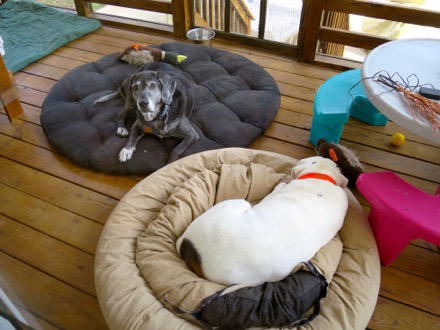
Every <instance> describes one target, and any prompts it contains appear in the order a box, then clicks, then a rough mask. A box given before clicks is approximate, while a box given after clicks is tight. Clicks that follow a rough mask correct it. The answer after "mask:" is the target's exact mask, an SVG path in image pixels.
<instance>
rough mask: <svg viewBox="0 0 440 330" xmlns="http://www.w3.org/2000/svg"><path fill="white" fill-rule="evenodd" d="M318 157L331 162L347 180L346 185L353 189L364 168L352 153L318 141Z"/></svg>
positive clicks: (343, 148)
mask: <svg viewBox="0 0 440 330" xmlns="http://www.w3.org/2000/svg"><path fill="white" fill-rule="evenodd" d="M318 155H319V156H321V157H325V158H330V159H331V160H333V161H334V162H335V163H336V164H337V165H338V166H339V168H340V169H341V172H342V174H343V175H344V176H345V177H346V178H347V179H348V185H349V186H352V187H355V185H356V180H357V178H358V176H359V175H360V174H361V173H363V172H364V166H363V165H362V164H361V162H360V161H359V158H358V157H357V156H356V154H355V153H354V151H352V150H350V149H348V148H347V147H345V146H343V145H341V144H336V143H332V142H327V141H325V140H324V139H320V140H319V141H318Z"/></svg>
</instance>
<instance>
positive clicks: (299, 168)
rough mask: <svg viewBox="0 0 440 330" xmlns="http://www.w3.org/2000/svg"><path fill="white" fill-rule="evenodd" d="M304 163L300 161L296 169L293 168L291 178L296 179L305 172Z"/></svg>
mask: <svg viewBox="0 0 440 330" xmlns="http://www.w3.org/2000/svg"><path fill="white" fill-rule="evenodd" d="M304 167H305V165H304V161H303V160H300V161H299V162H298V163H296V165H295V166H294V167H292V170H291V171H290V176H291V177H292V178H293V179H295V178H296V177H297V176H298V175H299V174H300V173H301V172H302V171H303V170H304Z"/></svg>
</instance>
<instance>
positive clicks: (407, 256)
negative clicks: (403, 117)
mask: <svg viewBox="0 0 440 330" xmlns="http://www.w3.org/2000/svg"><path fill="white" fill-rule="evenodd" d="M176 40H177V41H183V42H187V41H186V40H183V39H176ZM170 41H173V39H170V38H168V37H162V36H159V35H148V34H144V33H133V32H130V31H126V30H119V29H115V28H108V27H104V28H101V29H99V30H98V31H96V32H94V33H92V34H89V35H87V36H84V37H83V38H80V39H79V40H76V41H74V42H71V43H69V44H67V45H66V46H64V47H62V48H60V49H58V50H57V51H55V52H54V53H53V54H51V55H48V56H46V57H45V58H43V59H41V60H39V61H38V62H36V63H33V64H31V65H29V66H28V67H26V68H24V69H23V70H21V71H20V72H19V73H17V74H16V75H15V76H16V81H17V85H18V88H19V90H20V93H21V94H20V100H21V102H22V104H23V108H24V111H25V113H24V114H23V115H21V116H20V117H19V119H18V120H17V121H16V122H14V123H13V124H9V123H7V122H6V121H5V120H4V119H5V118H6V116H5V114H4V112H3V114H0V168H2V171H1V172H0V226H1V228H0V232H1V231H3V232H4V233H3V234H0V268H1V269H2V275H3V269H7V272H6V273H5V276H4V277H3V278H1V277H0V285H2V287H3V285H5V283H6V282H7V284H8V292H7V293H8V294H10V295H11V296H13V298H14V302H15V303H16V304H17V306H18V307H19V308H20V310H22V311H24V313H26V314H27V315H30V316H34V317H35V318H36V321H35V323H34V324H37V325H38V324H40V323H41V324H43V325H41V326H40V327H41V328H42V329H46V328H48V327H52V326H53V327H54V328H66V329H106V328H107V326H106V324H105V321H104V320H103V317H102V314H101V312H100V310H99V304H98V302H97V299H96V297H95V292H94V287H93V283H92V279H93V269H92V260H93V254H94V252H95V251H94V249H95V247H96V244H97V240H98V238H99V235H100V233H101V230H102V228H103V224H104V223H105V221H106V219H107V218H108V216H109V214H110V212H111V210H112V209H113V208H114V206H115V205H116V203H117V202H118V200H119V199H120V198H121V197H122V196H123V195H124V194H125V193H126V192H127V191H128V190H129V189H130V188H131V187H133V185H134V184H136V183H137V182H138V181H139V180H140V179H141V178H140V177H123V176H115V175H109V174H105V173H97V172H95V171H92V170H88V169H85V168H82V167H79V166H77V165H75V164H73V163H72V162H70V161H69V160H68V159H66V158H65V157H63V156H61V155H59V154H58V153H57V152H55V151H54V150H53V149H52V148H51V146H50V145H49V144H48V142H47V140H46V139H45V135H44V133H43V131H42V129H41V126H40V121H39V117H40V114H41V105H42V103H43V101H44V98H45V97H46V95H47V93H48V92H49V91H50V88H52V86H53V85H54V84H55V83H56V81H58V80H59V79H60V78H61V77H63V76H64V75H65V74H66V73H67V72H68V71H69V70H72V69H73V68H75V67H78V66H79V65H82V64H83V63H87V62H90V61H96V60H97V59H99V58H101V57H102V56H103V55H106V54H110V53H114V52H119V51H121V50H122V48H124V47H126V46H128V45H130V44H131V43H134V42H136V43H145V44H149V45H151V44H160V43H163V42H170ZM213 46H214V47H217V48H219V49H224V50H229V51H231V52H233V53H236V54H240V55H243V56H245V57H247V58H249V59H250V60H252V61H254V62H256V63H258V64H260V65H261V66H263V67H264V68H265V69H266V70H267V71H268V72H269V73H270V74H271V75H272V76H273V77H274V79H275V80H276V81H277V83H278V85H279V87H280V90H281V93H282V96H281V107H280V111H279V112H278V113H277V115H276V118H275V120H274V123H273V124H272V125H271V126H270V127H269V129H268V130H266V132H264V134H263V135H262V136H261V137H260V138H259V139H257V140H256V141H254V142H253V143H252V144H251V146H250V147H251V148H254V149H260V150H268V151H274V152H278V153H282V154H285V155H288V156H292V157H295V158H304V157H309V156H313V155H315V151H314V149H313V146H312V145H311V144H310V143H309V141H308V137H309V134H310V127H311V122H312V116H313V98H314V95H315V92H316V90H317V88H319V86H320V84H321V83H322V82H324V81H325V80H326V79H328V78H330V77H332V76H333V75H335V74H337V71H335V70H330V69H325V68H319V67H315V66H312V65H306V64H301V63H298V62H296V61H295V60H294V59H291V58H289V57H287V56H286V55H283V54H278V53H275V52H269V51H265V50H263V49H258V48H250V47H247V46H246V45H238V44H233V43H230V42H226V41H220V40H214V42H213ZM396 131H401V132H402V133H404V134H405V136H406V138H407V142H406V143H405V144H404V145H403V146H402V147H400V148H397V147H393V146H391V145H390V143H389V139H390V136H391V135H392V134H393V133H395V132H396ZM341 143H343V144H344V145H346V146H348V147H350V148H352V149H353V150H355V151H356V152H357V154H358V155H359V156H360V158H361V160H362V161H363V162H364V163H365V165H366V166H365V168H366V170H367V171H375V170H382V169H389V170H394V171H396V172H398V174H399V175H401V176H402V177H403V178H404V179H405V180H407V181H408V182H410V183H411V184H414V185H416V186H417V187H419V188H421V189H423V190H425V191H427V192H430V193H434V192H435V190H436V189H437V186H438V184H439V183H440V146H439V145H434V144H433V143H432V142H430V141H427V140H425V139H423V138H421V137H418V136H416V135H414V134H412V133H410V132H408V131H406V130H403V129H401V128H400V127H399V126H398V125H396V124H395V123H393V122H388V124H387V125H386V126H370V125H367V124H365V123H362V122H360V121H358V120H356V119H353V118H350V119H349V121H348V122H347V124H346V125H345V127H344V131H343V134H342V140H341ZM354 192H355V195H356V197H357V198H358V199H359V201H360V202H361V203H362V205H363V207H364V209H365V210H366V211H367V212H368V210H369V204H368V202H367V201H366V200H365V198H363V196H362V195H361V194H360V193H359V192H357V191H356V190H355V189H354ZM2 235H3V237H6V235H7V239H4V240H2V239H1V236H2ZM28 240H29V241H28ZM87 241H88V242H87ZM23 247H26V248H23ZM26 251H32V253H29V254H27V253H26ZM439 256H440V251H439V248H438V247H436V246H434V245H432V244H429V243H427V242H424V241H422V240H415V241H413V242H412V243H411V244H410V245H409V246H408V247H407V248H405V249H404V251H403V252H402V253H401V255H400V256H399V257H398V258H397V259H396V261H395V262H394V263H393V264H392V265H391V266H389V267H382V283H381V291H380V296H379V299H378V304H377V307H376V310H375V313H374V315H373V317H372V319H371V321H370V323H369V325H368V329H408V330H410V329H411V330H412V329H421V330H422V329H423V330H425V329H436V328H438V325H439V324H440V305H439V304H440V302H439V298H438V297H440V293H439V290H440V269H439V267H440V263H439V262H438V260H439ZM45 257H46V259H45V260H42V259H44V258H45ZM57 258H59V259H60V260H59V261H58V260H57ZM38 260H42V261H38ZM69 260H70V262H71V264H67V261H69ZM69 273H70V276H69ZM81 278H84V282H83V283H82V282H81ZM35 288H36V289H35ZM63 304H64V305H63ZM39 322H40V323H39ZM44 324H45V325H46V327H45V326H44ZM35 328H37V327H35Z"/></svg>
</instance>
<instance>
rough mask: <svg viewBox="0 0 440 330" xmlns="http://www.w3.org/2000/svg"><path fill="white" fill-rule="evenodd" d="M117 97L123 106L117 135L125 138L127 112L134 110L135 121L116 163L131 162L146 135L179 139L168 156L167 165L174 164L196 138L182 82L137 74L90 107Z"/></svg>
mask: <svg viewBox="0 0 440 330" xmlns="http://www.w3.org/2000/svg"><path fill="white" fill-rule="evenodd" d="M121 96H122V97H123V98H124V100H125V104H124V108H123V110H122V112H121V114H120V116H119V118H118V120H117V126H118V130H117V135H118V136H121V137H124V136H128V135H129V133H128V130H127V128H126V127H125V117H126V116H127V113H128V112H129V111H130V110H132V109H136V116H137V119H136V121H135V122H134V124H133V126H132V127H131V131H130V135H129V138H128V142H127V144H126V145H125V147H124V148H122V150H121V151H120V153H119V161H120V162H122V163H123V162H126V161H128V160H130V159H131V157H132V155H133V152H134V151H135V150H136V143H137V142H138V141H139V139H140V138H141V137H142V136H143V135H144V134H145V133H146V132H151V133H152V134H154V135H156V136H158V137H160V138H164V137H177V138H180V139H182V141H181V142H180V143H179V144H178V145H177V146H176V147H175V148H174V149H173V151H172V152H171V155H170V159H169V160H168V162H169V163H171V162H173V161H175V160H177V159H178V158H179V156H180V155H181V154H182V153H183V152H184V151H185V150H186V149H187V148H188V147H189V146H191V145H192V144H193V143H194V142H195V141H196V140H197V139H198V138H199V135H198V134H197V132H196V131H195V130H194V128H193V127H192V126H191V124H190V121H189V117H190V116H191V112H192V109H193V105H194V100H193V97H192V94H191V93H190V86H189V83H188V81H187V80H186V79H184V78H181V77H178V76H177V75H174V74H171V73H168V72H162V71H140V72H137V73H135V74H133V75H131V76H129V77H128V78H126V79H125V80H124V82H123V83H122V85H121V87H120V88H119V90H118V91H117V92H114V93H112V94H109V95H105V96H103V97H100V98H99V99H97V100H96V101H95V102H94V104H96V103H101V102H105V101H108V100H111V99H115V98H118V97H121Z"/></svg>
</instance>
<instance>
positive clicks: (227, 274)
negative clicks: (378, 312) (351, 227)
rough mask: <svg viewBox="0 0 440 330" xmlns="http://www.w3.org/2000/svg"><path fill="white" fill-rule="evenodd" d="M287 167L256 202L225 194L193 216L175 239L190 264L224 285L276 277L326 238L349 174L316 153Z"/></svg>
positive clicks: (343, 207)
mask: <svg viewBox="0 0 440 330" xmlns="http://www.w3.org/2000/svg"><path fill="white" fill-rule="evenodd" d="M291 173H292V177H294V178H295V179H294V180H292V181H290V182H289V183H280V184H279V185H278V186H276V187H275V189H274V191H273V192H272V193H270V194H269V195H268V196H266V197H265V198H264V199H263V200H262V201H261V202H260V203H258V204H257V205H255V206H251V205H250V204H249V203H248V202H247V201H245V200H242V199H238V200H226V201H223V202H220V203H218V204H216V205H214V206H213V207H212V208H210V209H209V210H208V211H206V212H205V213H203V214H202V215H201V216H199V217H198V218H197V219H195V220H194V221H193V222H192V223H191V224H190V225H189V226H188V228H187V229H186V231H185V232H184V233H183V235H182V236H181V237H180V238H179V239H178V240H177V243H176V247H177V251H178V252H179V253H180V256H181V257H182V259H183V260H185V262H186V263H187V264H188V266H189V267H190V269H191V270H192V271H193V272H195V273H196V274H197V275H199V276H200V277H205V278H206V279H208V280H210V281H212V282H217V283H220V284H224V285H231V284H242V283H261V282H267V281H270V282H272V281H278V280H281V279H283V278H285V277H286V276H287V275H289V274H290V273H291V272H292V270H293V269H294V268H295V267H296V266H297V265H298V264H299V263H301V262H304V261H307V260H309V259H311V258H312V257H313V256H314V255H315V253H316V252H317V251H318V250H319V249H320V248H321V247H323V246H324V245H325V244H327V243H328V242H329V241H330V240H331V239H332V238H333V237H334V236H335V235H336V233H337V232H338V231H339V229H340V228H341V227H342V224H343V222H344V219H345V214H346V212H347V207H348V199H347V195H346V192H345V191H344V189H343V188H345V187H346V185H347V181H348V180H347V179H346V178H345V177H344V176H343V175H342V174H341V172H340V170H339V168H338V167H337V165H336V164H335V163H334V162H333V161H331V160H330V159H326V158H323V157H319V156H315V157H310V158H305V159H303V160H301V161H299V162H298V163H297V165H296V166H295V167H293V169H292V172H291Z"/></svg>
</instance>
